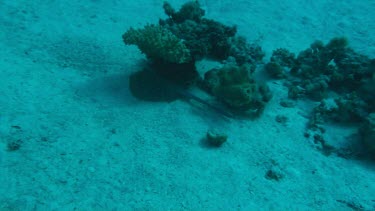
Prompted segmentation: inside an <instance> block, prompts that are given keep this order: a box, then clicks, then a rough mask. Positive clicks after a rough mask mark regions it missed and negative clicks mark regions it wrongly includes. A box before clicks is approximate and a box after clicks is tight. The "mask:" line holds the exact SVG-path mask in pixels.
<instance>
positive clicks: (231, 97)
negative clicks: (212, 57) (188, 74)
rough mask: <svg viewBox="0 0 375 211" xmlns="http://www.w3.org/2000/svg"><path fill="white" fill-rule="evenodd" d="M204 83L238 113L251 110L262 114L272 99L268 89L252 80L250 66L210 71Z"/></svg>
mask: <svg viewBox="0 0 375 211" xmlns="http://www.w3.org/2000/svg"><path fill="white" fill-rule="evenodd" d="M204 83H205V85H206V88H207V89H208V91H209V92H211V93H212V94H213V95H214V96H216V97H217V98H218V99H219V100H220V101H222V102H224V103H225V104H226V105H228V107H230V108H232V109H234V110H236V111H249V110H251V111H254V112H255V113H256V114H260V113H261V112H262V111H263V109H264V107H265V105H266V103H267V102H268V101H269V100H270V98H271V95H270V92H269V89H268V87H267V86H266V85H259V84H257V83H256V82H255V81H254V80H253V79H252V78H251V76H250V67H249V66H248V65H243V66H240V67H239V66H234V65H228V66H224V67H223V68H221V69H213V70H210V71H208V72H207V73H206V74H205V78H204Z"/></svg>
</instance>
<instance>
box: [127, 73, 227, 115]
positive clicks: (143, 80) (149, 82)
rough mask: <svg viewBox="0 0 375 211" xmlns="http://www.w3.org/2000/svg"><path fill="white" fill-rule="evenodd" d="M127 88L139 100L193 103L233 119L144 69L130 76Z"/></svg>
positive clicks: (223, 111)
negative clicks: (179, 100) (178, 100)
mask: <svg viewBox="0 0 375 211" xmlns="http://www.w3.org/2000/svg"><path fill="white" fill-rule="evenodd" d="M129 88H130V92H131V93H132V95H133V96H134V97H135V98H137V99H140V100H144V101H152V102H172V101H174V100H177V99H182V100H186V101H195V102H198V103H200V104H202V105H204V106H206V107H207V108H209V109H211V110H213V111H215V112H217V113H219V114H221V115H223V116H226V117H233V115H232V114H231V113H229V112H228V111H225V110H224V108H221V107H219V106H217V105H214V104H212V103H209V102H208V101H206V100H204V99H202V98H200V97H198V96H196V95H194V94H193V93H192V92H191V91H189V90H188V89H187V88H186V87H185V86H182V85H179V84H175V83H173V82H171V81H169V80H166V79H165V78H163V77H161V76H160V75H159V74H157V73H156V72H155V71H153V70H150V69H144V70H142V71H138V72H135V73H133V74H132V75H130V77H129Z"/></svg>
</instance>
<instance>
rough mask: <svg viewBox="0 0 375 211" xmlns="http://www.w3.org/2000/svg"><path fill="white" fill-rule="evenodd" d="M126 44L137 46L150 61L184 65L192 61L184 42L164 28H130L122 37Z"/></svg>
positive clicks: (148, 26)
mask: <svg viewBox="0 0 375 211" xmlns="http://www.w3.org/2000/svg"><path fill="white" fill-rule="evenodd" d="M122 38H123V40H124V42H125V44H127V45H137V46H138V48H139V49H140V50H141V51H142V53H144V54H146V56H147V57H148V58H150V59H154V60H163V61H166V62H170V63H176V64H182V63H188V62H190V61H191V60H192V58H191V55H190V51H189V49H188V48H187V47H186V45H185V44H184V42H183V40H182V39H180V38H178V37H176V36H175V35H174V34H173V33H172V32H170V31H169V30H168V29H166V28H164V27H162V26H156V25H146V26H145V27H144V28H143V29H134V28H130V29H129V30H128V31H127V32H125V33H124V35H123V36H122Z"/></svg>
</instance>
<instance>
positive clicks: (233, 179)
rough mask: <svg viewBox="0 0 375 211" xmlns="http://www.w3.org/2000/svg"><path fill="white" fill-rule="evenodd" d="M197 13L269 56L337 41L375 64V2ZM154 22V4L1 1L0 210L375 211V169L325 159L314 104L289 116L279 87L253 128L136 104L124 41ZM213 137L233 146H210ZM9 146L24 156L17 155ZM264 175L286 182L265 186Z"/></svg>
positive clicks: (181, 107) (158, 13)
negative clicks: (313, 131)
mask: <svg viewBox="0 0 375 211" xmlns="http://www.w3.org/2000/svg"><path fill="white" fill-rule="evenodd" d="M169 2H170V3H171V4H172V5H174V6H175V7H176V8H178V7H179V6H180V5H181V4H182V3H183V2H184V1H177V0H171V1H169ZM201 4H202V6H203V7H204V9H205V10H206V17H208V18H212V19H215V20H218V21H220V22H222V23H225V24H227V25H234V24H235V25H237V26H238V34H239V35H243V36H245V37H246V38H247V39H248V40H249V41H256V42H258V43H259V44H260V45H261V46H262V47H263V49H264V51H265V52H266V55H267V58H266V59H268V58H269V56H270V55H271V53H272V51H273V50H274V49H276V48H279V47H283V48H287V49H290V50H291V51H292V52H294V53H298V52H299V51H301V50H304V49H306V48H307V47H308V46H309V45H310V43H311V42H313V41H314V40H316V39H320V40H323V41H324V42H327V41H328V40H330V39H331V38H332V37H335V36H346V37H347V38H348V39H349V41H350V46H351V47H352V48H353V49H355V50H356V51H357V52H360V53H362V54H365V55H368V56H370V57H372V58H373V57H374V56H375V36H374V34H375V21H374V20H375V15H374V12H373V11H375V1H372V0H345V1H334V0H316V1H310V0H285V1H274V0H254V1H249V0H237V1H230V0H215V1H214V0H205V1H201ZM159 18H165V15H164V14H163V10H162V1H157V0H140V1H119V0H108V1H102V0H82V1H54V0H51V1H41V0H34V1H22V0H18V1H15V0H3V1H1V3H0V27H1V28H0V49H1V50H0V79H1V83H0V138H1V141H0V209H4V210H375V166H374V163H373V162H372V163H371V162H368V161H360V160H355V159H344V158H341V157H338V156H335V155H331V156H326V155H324V154H323V153H322V152H320V151H319V150H317V149H316V147H315V146H314V144H313V143H311V140H308V139H306V138H305V137H304V136H303V133H304V131H305V124H306V122H307V121H308V119H307V118H306V117H307V115H308V113H309V111H310V108H311V107H309V102H303V101H301V102H298V103H297V106H296V107H294V108H283V107H281V106H280V104H279V102H280V99H282V98H285V97H286V96H287V90H286V88H285V87H284V86H283V85H282V83H281V82H279V81H269V82H268V84H269V86H270V87H271V90H272V92H273V93H274V97H273V98H272V100H271V102H270V103H269V104H268V105H267V107H266V110H265V112H264V114H263V115H262V116H261V117H260V118H258V119H255V120H247V119H240V120H239V119H228V118H223V117H222V116H220V115H218V114H217V113H215V112H213V111H211V110H209V109H207V108H205V107H202V106H200V105H196V104H194V103H188V102H186V101H181V100H177V101H174V102H170V103H165V102H144V101H140V100H137V99H135V98H134V97H132V95H131V94H130V92H129V89H128V77H129V75H130V74H131V73H134V72H136V71H139V70H140V69H141V66H140V65H139V64H140V63H141V62H142V61H143V60H144V55H142V54H140V52H139V51H138V50H137V49H136V48H135V47H132V46H130V47H129V46H125V45H124V44H123V43H122V39H121V35H122V34H123V33H124V32H125V31H126V30H127V29H128V28H129V27H132V26H133V27H141V26H143V25H145V24H147V23H156V22H157V21H158V19H159ZM200 65H202V66H205V64H204V63H203V64H200ZM206 65H209V64H206ZM277 115H284V116H287V117H288V119H289V121H288V122H287V124H280V123H278V122H276V121H275V117H276V116H277ZM210 128H216V129H219V130H222V131H225V132H226V133H227V134H228V135H229V139H228V141H227V143H225V144H224V145H223V146H222V147H220V148H215V149H213V148H207V147H205V146H204V145H203V144H202V139H203V138H204V137H205V134H206V131H207V130H208V129H210ZM353 132H354V131H353V130H351V128H342V127H338V126H333V127H331V128H329V129H328V131H327V134H328V135H327V136H328V138H329V141H330V143H334V144H335V145H341V144H345V142H346V141H347V140H348V139H350V137H351V136H352V134H353ZM10 141H11V142H16V143H18V144H20V148H19V149H18V150H14V151H10V150H9V146H8V143H9V142H10ZM269 170H272V171H275V172H280V174H282V175H283V178H282V179H281V180H279V181H275V180H270V179H267V176H266V174H267V172H268V171H269Z"/></svg>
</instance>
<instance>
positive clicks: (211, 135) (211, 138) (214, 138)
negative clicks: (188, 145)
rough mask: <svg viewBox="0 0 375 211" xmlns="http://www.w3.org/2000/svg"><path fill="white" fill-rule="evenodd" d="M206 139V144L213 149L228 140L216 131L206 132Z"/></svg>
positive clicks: (224, 135)
mask: <svg viewBox="0 0 375 211" xmlns="http://www.w3.org/2000/svg"><path fill="white" fill-rule="evenodd" d="M206 137H207V142H208V144H209V145H211V146H215V147H219V146H221V145H222V144H223V143H225V142H226V141H227V139H228V136H227V135H226V134H224V133H223V132H219V131H217V130H209V131H207V135H206Z"/></svg>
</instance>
